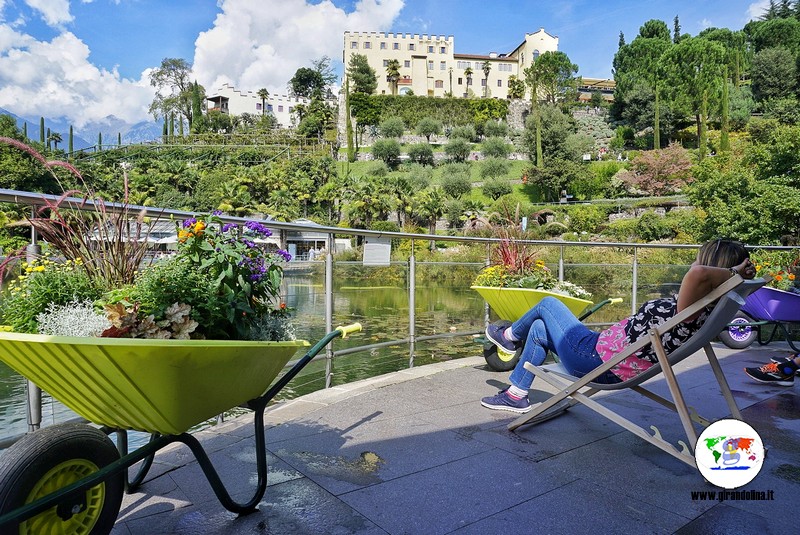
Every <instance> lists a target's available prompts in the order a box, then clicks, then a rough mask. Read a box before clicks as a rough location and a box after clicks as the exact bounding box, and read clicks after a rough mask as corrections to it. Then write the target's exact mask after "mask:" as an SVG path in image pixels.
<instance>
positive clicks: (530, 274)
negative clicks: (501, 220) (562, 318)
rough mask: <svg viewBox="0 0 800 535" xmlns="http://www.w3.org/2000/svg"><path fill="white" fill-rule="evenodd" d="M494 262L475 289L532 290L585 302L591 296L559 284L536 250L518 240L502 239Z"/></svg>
mask: <svg viewBox="0 0 800 535" xmlns="http://www.w3.org/2000/svg"><path fill="white" fill-rule="evenodd" d="M491 260H492V264H491V265H490V266H488V267H486V268H484V269H483V270H481V272H480V273H478V275H477V276H476V277H475V281H474V282H473V285H474V286H489V287H496V288H530V289H534V290H544V291H547V292H551V293H555V294H561V295H566V296H570V297H576V298H578V299H586V300H588V299H590V298H591V296H592V294H591V293H590V292H588V291H587V290H585V289H584V288H582V287H581V286H578V285H577V284H573V283H571V282H568V281H559V280H558V277H556V276H555V275H554V274H553V272H552V271H551V270H550V268H548V267H547V266H546V265H545V263H544V261H543V260H541V259H537V258H536V255H535V252H534V250H533V248H532V247H531V246H530V245H528V244H526V243H524V242H522V241H520V240H517V239H516V238H513V237H509V236H506V237H504V238H502V239H501V240H500V242H499V243H498V244H497V246H496V247H494V249H493V250H492V255H491Z"/></svg>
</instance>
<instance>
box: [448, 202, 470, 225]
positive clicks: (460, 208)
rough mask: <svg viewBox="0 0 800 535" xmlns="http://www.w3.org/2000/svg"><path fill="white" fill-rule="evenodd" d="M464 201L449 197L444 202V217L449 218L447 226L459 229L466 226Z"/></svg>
mask: <svg viewBox="0 0 800 535" xmlns="http://www.w3.org/2000/svg"><path fill="white" fill-rule="evenodd" d="M464 210H465V208H464V202H463V201H462V200H460V199H457V198H454V199H447V201H445V204H444V217H445V219H446V220H447V226H449V227H450V228H451V229H457V228H461V227H463V226H464V222H465V220H466V218H465V217H464Z"/></svg>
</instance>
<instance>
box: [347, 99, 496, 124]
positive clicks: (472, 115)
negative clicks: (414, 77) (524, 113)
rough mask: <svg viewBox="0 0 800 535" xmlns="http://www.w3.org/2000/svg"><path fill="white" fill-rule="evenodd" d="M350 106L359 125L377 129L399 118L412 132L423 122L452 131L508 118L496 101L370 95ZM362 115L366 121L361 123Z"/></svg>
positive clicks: (354, 101)
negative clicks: (439, 124)
mask: <svg viewBox="0 0 800 535" xmlns="http://www.w3.org/2000/svg"><path fill="white" fill-rule="evenodd" d="M351 106H352V107H353V113H354V115H355V117H356V120H357V121H358V122H359V124H370V125H377V124H380V122H381V121H383V120H385V119H388V118H390V117H399V118H401V119H402V120H403V122H404V123H405V124H406V125H409V127H412V128H413V127H416V125H417V123H419V122H420V121H421V120H422V119H424V118H430V119H434V120H437V121H439V122H441V123H442V125H444V127H445V128H452V127H454V126H463V125H473V126H474V125H478V124H483V123H485V122H486V121H487V120H488V119H494V120H504V119H505V117H506V115H507V114H508V102H507V101H505V100H499V99H461V98H447V99H442V98H436V97H424V96H409V95H403V96H396V95H370V96H369V97H366V98H359V99H354V100H353V102H351ZM362 114H363V116H365V118H367V119H366V120H362V118H361V117H362Z"/></svg>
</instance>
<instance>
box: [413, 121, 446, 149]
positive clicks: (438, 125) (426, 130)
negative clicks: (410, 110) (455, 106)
mask: <svg viewBox="0 0 800 535" xmlns="http://www.w3.org/2000/svg"><path fill="white" fill-rule="evenodd" d="M415 131H416V133H417V135H420V136H425V139H427V140H428V143H430V142H431V136H432V135H438V134H441V133H442V122H441V121H439V120H437V119H433V118H432V117H423V118H422V119H420V121H419V122H418V123H417V127H416V129H415Z"/></svg>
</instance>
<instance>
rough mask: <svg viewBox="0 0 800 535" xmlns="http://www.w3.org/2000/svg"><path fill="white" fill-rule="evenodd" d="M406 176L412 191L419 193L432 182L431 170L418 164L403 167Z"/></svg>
mask: <svg viewBox="0 0 800 535" xmlns="http://www.w3.org/2000/svg"><path fill="white" fill-rule="evenodd" d="M405 170H406V176H407V178H408V181H409V182H410V183H411V187H412V188H413V189H414V191H421V190H424V189H425V188H427V187H428V186H430V185H431V181H432V180H433V169H431V168H430V167H425V166H423V165H420V164H418V163H410V164H408V165H407V166H405Z"/></svg>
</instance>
